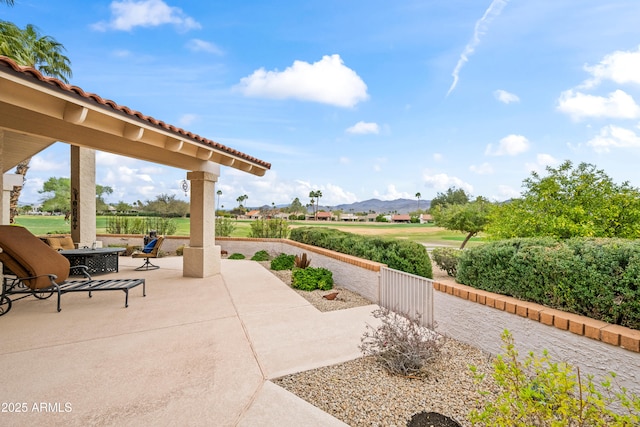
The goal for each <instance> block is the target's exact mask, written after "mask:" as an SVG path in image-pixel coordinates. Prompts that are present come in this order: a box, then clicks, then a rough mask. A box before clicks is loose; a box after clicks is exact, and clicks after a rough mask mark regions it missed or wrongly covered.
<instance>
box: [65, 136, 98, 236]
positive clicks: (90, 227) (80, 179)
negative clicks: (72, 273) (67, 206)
mask: <svg viewBox="0 0 640 427" xmlns="http://www.w3.org/2000/svg"><path fill="white" fill-rule="evenodd" d="M71 238H72V239H73V241H74V242H75V243H78V245H79V246H81V247H82V246H89V247H91V245H92V244H93V242H94V241H95V239H96V151H95V150H92V149H90V148H83V147H76V146H75V145H72V146H71Z"/></svg>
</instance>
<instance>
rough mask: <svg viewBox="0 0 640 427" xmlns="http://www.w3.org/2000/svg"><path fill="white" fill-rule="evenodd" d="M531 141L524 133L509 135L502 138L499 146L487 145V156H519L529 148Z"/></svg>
mask: <svg viewBox="0 0 640 427" xmlns="http://www.w3.org/2000/svg"><path fill="white" fill-rule="evenodd" d="M529 146H530V143H529V140H528V139H527V138H525V137H524V136H522V135H514V134H511V135H507V136H505V137H504V138H502V139H501V140H500V144H499V145H498V147H497V148H495V149H494V148H493V144H489V145H487V148H486V150H485V152H484V154H485V155H487V156H505V155H506V156H517V155H518V154H520V153H524V152H525V151H527V150H528V149H529Z"/></svg>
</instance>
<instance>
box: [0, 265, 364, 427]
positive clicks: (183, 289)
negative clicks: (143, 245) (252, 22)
mask: <svg viewBox="0 0 640 427" xmlns="http://www.w3.org/2000/svg"><path fill="white" fill-rule="evenodd" d="M137 261H138V260H133V259H131V258H128V257H123V258H122V260H121V263H122V264H121V268H120V272H119V273H115V274H109V276H110V277H111V276H113V277H127V278H135V277H145V278H146V279H147V296H146V297H142V290H141V289H139V288H136V289H134V290H132V291H131V292H130V295H129V307H128V308H125V307H124V295H123V294H121V293H119V292H105V293H98V294H95V295H94V296H93V297H92V298H89V297H88V296H87V295H86V294H84V293H83V294H68V295H64V296H63V299H62V311H61V312H60V313H57V312H56V308H55V301H54V300H55V298H50V299H48V300H38V299H36V298H32V297H30V298H27V299H24V300H20V301H18V302H16V303H15V305H14V308H13V310H11V312H10V313H8V314H7V315H6V316H2V318H1V320H0V322H1V323H2V327H0V342H2V346H1V347H0V366H2V368H3V369H2V370H3V372H2V381H0V398H1V399H0V400H1V401H2V402H7V403H8V402H12V403H20V404H21V405H22V404H23V403H25V404H26V408H27V410H26V412H15V411H14V412H10V413H2V414H0V420H1V423H2V425H7V426H23V425H51V426H54V425H60V426H62V425H64V426H70V425H73V426H86V425H117V426H127V425H130V426H140V425H203V426H204V425H207V426H210V425H216V426H255V425H260V426H299V425H306V426H340V425H345V424H344V423H342V422H341V421H339V420H337V419H335V418H333V417H332V416H330V415H328V414H327V413H325V412H322V411H321V410H319V409H317V408H315V407H314V406H312V405H310V404H308V403H307V402H305V401H303V400H301V399H299V398H298V397H296V396H295V395H293V394H291V393H289V392H288V391H285V390H284V389H282V388H280V387H279V386H277V385H275V384H274V383H272V382H271V381H270V379H273V378H277V377H280V376H283V375H287V374H290V373H295V372H300V371H304V370H307V369H312V368H316V367H320V366H327V365H331V364H335V363H340V362H343V361H346V360H351V359H354V358H356V357H358V356H359V355H360V352H359V350H358V345H359V344H360V337H361V336H362V333H363V332H364V331H365V328H366V323H367V322H368V323H370V324H375V319H373V317H372V316H371V312H372V311H373V310H374V308H375V307H376V306H365V307H359V308H354V309H349V310H340V311H333V312H326V313H322V312H320V311H318V310H317V309H316V308H315V307H313V306H312V305H311V304H310V303H309V302H307V301H306V300H305V299H304V298H302V297H301V296H299V295H298V294H297V293H296V292H295V291H293V290H292V289H291V288H289V286H288V285H286V284H284V283H283V282H282V281H280V280H279V279H277V278H276V277H275V276H274V275H272V274H271V273H270V272H269V271H267V270H266V269H265V268H263V267H262V266H260V265H259V264H258V263H256V262H253V261H246V260H240V261H237V260H226V259H223V260H222V261H221V271H222V274H221V275H217V276H215V277H213V278H207V279H205V278H185V277H183V275H182V266H181V263H182V261H181V259H180V257H164V258H161V259H158V260H157V261H158V263H159V264H160V265H161V268H160V269H159V270H155V271H149V272H137V271H135V270H134V268H135V267H137V266H138V264H139V263H138V262H137Z"/></svg>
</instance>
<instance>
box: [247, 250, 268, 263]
mask: <svg viewBox="0 0 640 427" xmlns="http://www.w3.org/2000/svg"><path fill="white" fill-rule="evenodd" d="M270 258H271V257H270V256H269V252H267V251H264V250H262V251H258V252H256V253H255V254H254V255H253V256H252V257H251V260H252V261H269V259H270Z"/></svg>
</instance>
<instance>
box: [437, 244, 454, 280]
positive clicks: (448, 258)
mask: <svg viewBox="0 0 640 427" xmlns="http://www.w3.org/2000/svg"><path fill="white" fill-rule="evenodd" d="M431 257H432V258H433V262H435V263H436V265H437V266H438V267H440V268H441V269H443V270H444V271H446V272H447V274H448V275H449V276H451V277H456V273H457V271H458V259H459V258H460V250H458V249H454V248H434V249H433V250H432V251H431Z"/></svg>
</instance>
